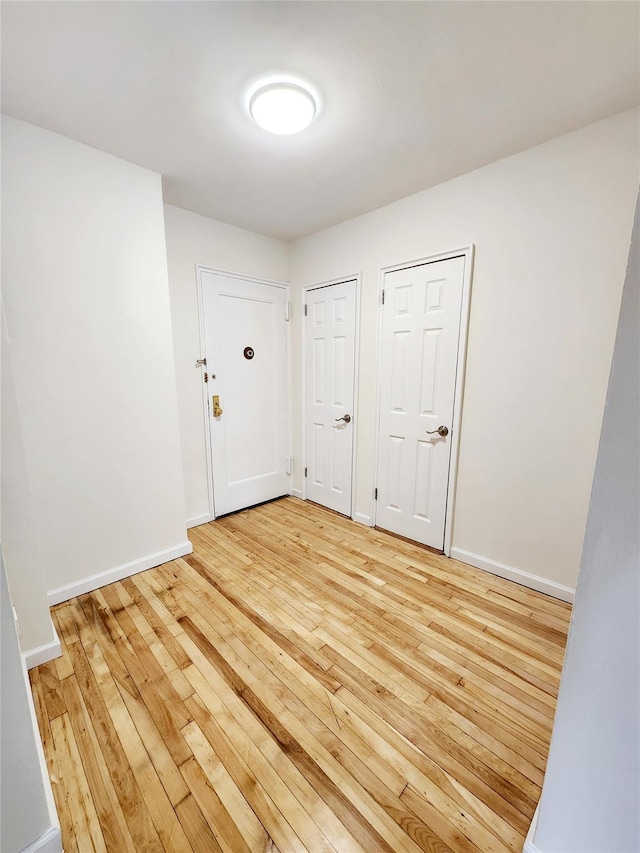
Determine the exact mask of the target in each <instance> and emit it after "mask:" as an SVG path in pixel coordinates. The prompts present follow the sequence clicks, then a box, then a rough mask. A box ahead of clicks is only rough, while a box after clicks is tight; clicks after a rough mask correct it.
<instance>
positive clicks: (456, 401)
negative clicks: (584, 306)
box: [443, 245, 474, 557]
mask: <svg viewBox="0 0 640 853" xmlns="http://www.w3.org/2000/svg"><path fill="white" fill-rule="evenodd" d="M473 256H474V246H473V245H471V246H468V247H467V250H466V251H465V253H464V272H463V279H462V303H461V305H460V329H459V331H458V357H457V360H456V379H455V390H454V392H453V422H452V426H451V453H450V455H449V484H448V488H447V507H446V510H445V519H444V546H443V550H444V553H445V555H446V556H447V557H449V556H451V543H452V540H453V521H454V512H455V500H456V489H457V487H458V458H459V455H460V429H461V426H462V399H463V396H464V377H465V370H466V366H467V343H468V339H469V312H470V310H471V276H472V274H473Z"/></svg>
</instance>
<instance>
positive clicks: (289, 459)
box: [287, 456, 293, 475]
mask: <svg viewBox="0 0 640 853" xmlns="http://www.w3.org/2000/svg"><path fill="white" fill-rule="evenodd" d="M292 461H293V460H292V459H291V457H290V456H287V475H289V474H291V462H292Z"/></svg>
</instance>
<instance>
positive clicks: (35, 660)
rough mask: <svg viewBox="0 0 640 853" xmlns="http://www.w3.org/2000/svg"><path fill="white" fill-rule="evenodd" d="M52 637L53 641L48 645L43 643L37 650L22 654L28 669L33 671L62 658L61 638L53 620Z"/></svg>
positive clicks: (29, 650)
mask: <svg viewBox="0 0 640 853" xmlns="http://www.w3.org/2000/svg"><path fill="white" fill-rule="evenodd" d="M51 636H52V637H53V639H52V640H49V642H48V643H43V645H41V646H36V647H35V649H28V650H27V651H26V652H23V653H22V658H23V660H24V663H25V666H26V667H27V669H33V668H34V666H40V664H42V663H48V662H49V661H50V660H54V658H59V657H60V655H61V654H62V646H61V645H60V638H59V637H58V632H57V631H56V626H55V625H54V624H53V619H51Z"/></svg>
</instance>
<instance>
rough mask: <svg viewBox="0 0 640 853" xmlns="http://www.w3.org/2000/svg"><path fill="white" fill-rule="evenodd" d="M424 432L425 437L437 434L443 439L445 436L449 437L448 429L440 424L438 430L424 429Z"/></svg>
mask: <svg viewBox="0 0 640 853" xmlns="http://www.w3.org/2000/svg"><path fill="white" fill-rule="evenodd" d="M425 432H426V434H427V435H435V434H436V433H438V435H441V436H442V437H443V438H444V437H445V435H449V427H446V426H445V425H444V424H442V425H441V426H439V427H438V429H426V430H425Z"/></svg>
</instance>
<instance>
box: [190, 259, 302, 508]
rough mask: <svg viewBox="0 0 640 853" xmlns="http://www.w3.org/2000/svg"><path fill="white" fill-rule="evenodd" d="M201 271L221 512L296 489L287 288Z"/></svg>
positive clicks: (217, 502) (216, 491)
mask: <svg viewBox="0 0 640 853" xmlns="http://www.w3.org/2000/svg"><path fill="white" fill-rule="evenodd" d="M201 275H202V301H203V312H204V327H205V343H206V358H207V368H206V369H207V373H208V374H209V382H208V385H207V389H208V404H209V419H208V420H209V431H210V440H211V456H212V464H213V500H214V509H215V515H216V516H219V515H223V514H225V513H228V512H233V511H234V510H238V509H243V508H244V507H247V506H252V505H254V504H257V503H261V502H262V501H266V500H270V499H271V498H276V497H280V496H281V495H285V494H289V470H288V468H289V459H288V455H287V454H288V448H289V398H288V373H287V326H286V311H287V292H286V289H285V288H283V287H277V286H275V285H269V284H261V283H258V282H254V281H247V280H244V279H240V278H233V277H231V276H224V275H219V274H215V273H209V272H203V273H202V274H201ZM214 395H215V396H216V397H217V398H218V400H217V402H218V406H217V407H216V408H215V410H214Z"/></svg>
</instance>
